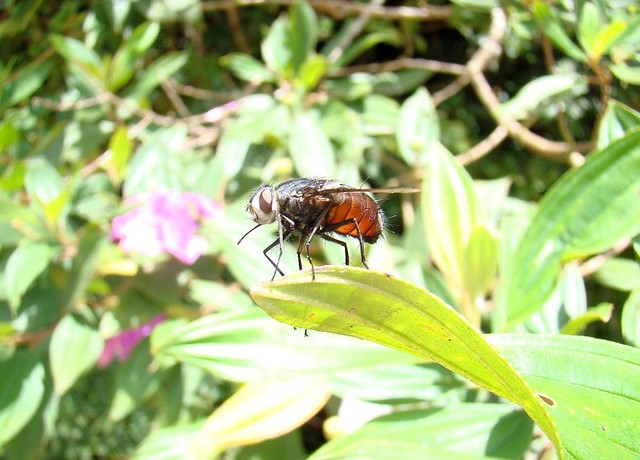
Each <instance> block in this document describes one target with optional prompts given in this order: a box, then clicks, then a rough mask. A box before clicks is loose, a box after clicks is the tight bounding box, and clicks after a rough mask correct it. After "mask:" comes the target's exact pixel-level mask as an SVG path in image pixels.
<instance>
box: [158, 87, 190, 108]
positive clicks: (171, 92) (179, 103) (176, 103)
mask: <svg viewBox="0 0 640 460" xmlns="http://www.w3.org/2000/svg"><path fill="white" fill-rule="evenodd" d="M160 86H161V87H162V90H163V91H164V93H165V94H166V95H167V97H168V98H169V100H170V101H171V104H173V107H175V109H176V111H177V112H178V114H179V115H180V116H182V117H188V116H189V115H191V114H190V113H189V109H188V108H187V106H186V105H185V103H184V101H183V100H182V98H181V97H180V95H179V94H178V92H177V91H176V89H175V88H174V86H173V84H172V83H171V80H163V81H162V82H161V83H160Z"/></svg>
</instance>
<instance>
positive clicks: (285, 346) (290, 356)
mask: <svg viewBox="0 0 640 460" xmlns="http://www.w3.org/2000/svg"><path fill="white" fill-rule="evenodd" d="M307 276H309V274H308V273H307ZM151 347H152V351H153V354H154V355H155V356H156V357H157V359H161V360H164V359H166V360H168V362H171V361H174V362H175V361H176V360H177V361H178V362H182V363H186V364H190V365H194V366H198V367H200V368H202V369H205V370H207V371H208V372H211V373H212V374H214V375H217V376H220V377H223V378H225V379H228V380H232V381H237V382H249V381H257V380H261V379H283V380H284V379H289V378H297V377H301V376H303V377H310V376H320V377H322V376H327V375H333V374H334V373H337V372H342V371H345V370H353V369H359V368H365V367H368V366H373V365H377V364H381V363H387V364H388V363H402V362H405V363H408V362H415V361H416V359H415V358H414V357H411V356H403V355H402V354H400V353H398V352H396V351H394V350H388V349H385V348H382V347H378V346H375V345H372V344H369V343H366V342H362V341H356V340H353V339H350V338H346V337H339V336H331V335H327V334H312V333H310V334H309V337H305V335H304V332H303V331H301V330H300V331H295V330H292V329H291V328H290V327H287V326H283V325H281V324H278V323H276V322H275V321H272V320H271V319H270V318H269V317H268V316H266V315H265V314H264V312H262V311H260V310H259V309H257V308H250V309H247V310H244V309H243V310H231V311H226V312H220V313H216V314H213V315H209V316H207V317H203V318H200V319H198V320H196V321H193V322H191V323H189V324H186V325H184V326H179V327H175V328H173V329H171V330H169V329H168V328H166V327H165V328H162V329H161V328H156V329H154V331H153V333H152V335H151ZM345 350H348V351H349V352H348V353H345Z"/></svg>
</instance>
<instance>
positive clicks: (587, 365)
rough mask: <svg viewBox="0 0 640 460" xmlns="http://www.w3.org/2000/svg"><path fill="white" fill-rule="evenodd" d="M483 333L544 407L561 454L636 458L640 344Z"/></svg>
mask: <svg viewBox="0 0 640 460" xmlns="http://www.w3.org/2000/svg"><path fill="white" fill-rule="evenodd" d="M487 339H488V340H489V342H490V343H492V344H493V345H494V346H496V347H497V348H498V350H499V351H500V353H501V354H502V355H503V356H505V357H506V358H507V359H508V360H509V362H510V363H511V364H512V365H513V367H514V368H515V369H516V370H517V371H518V372H519V373H520V374H521V375H522V376H523V377H524V378H525V379H526V381H527V383H528V384H529V385H530V387H531V388H532V390H533V391H534V392H535V393H536V394H538V395H539V398H540V399H541V401H543V402H544V404H545V405H546V406H547V407H548V410H549V413H550V414H551V415H552V417H553V419H554V421H555V424H556V426H557V429H558V434H559V436H560V439H561V440H562V453H563V455H564V457H565V458H568V459H586V458H615V459H620V460H624V459H629V460H630V459H633V458H638V456H639V455H640V438H638V436H637V434H638V426H637V424H636V423H635V421H634V420H635V419H636V417H637V414H638V412H639V411H640V350H638V349H635V348H632V347H629V346H624V345H620V344H617V343H613V342H609V341H605V340H598V339H593V338H590V337H576V336H567V335H531V334H528V335H511V334H498V335H489V336H488V337H487Z"/></svg>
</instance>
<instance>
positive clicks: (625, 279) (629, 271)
mask: <svg viewBox="0 0 640 460" xmlns="http://www.w3.org/2000/svg"><path fill="white" fill-rule="evenodd" d="M593 277H594V279H595V280H596V281H597V282H598V283H601V284H604V285H605V286H608V287H610V288H613V289H618V290H619V291H633V290H635V289H640V263H638V262H636V261H634V260H630V259H622V258H619V257H614V258H611V259H607V260H606V261H605V263H604V264H602V266H601V267H600V268H599V269H598V271H597V272H595V273H594V275H593Z"/></svg>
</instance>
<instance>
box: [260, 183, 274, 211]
mask: <svg viewBox="0 0 640 460" xmlns="http://www.w3.org/2000/svg"><path fill="white" fill-rule="evenodd" d="M258 207H259V208H260V211H262V212H263V213H264V214H270V213H271V211H272V210H273V195H272V194H271V190H270V189H268V188H266V189H264V190H263V191H262V192H260V193H259V194H258Z"/></svg>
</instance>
